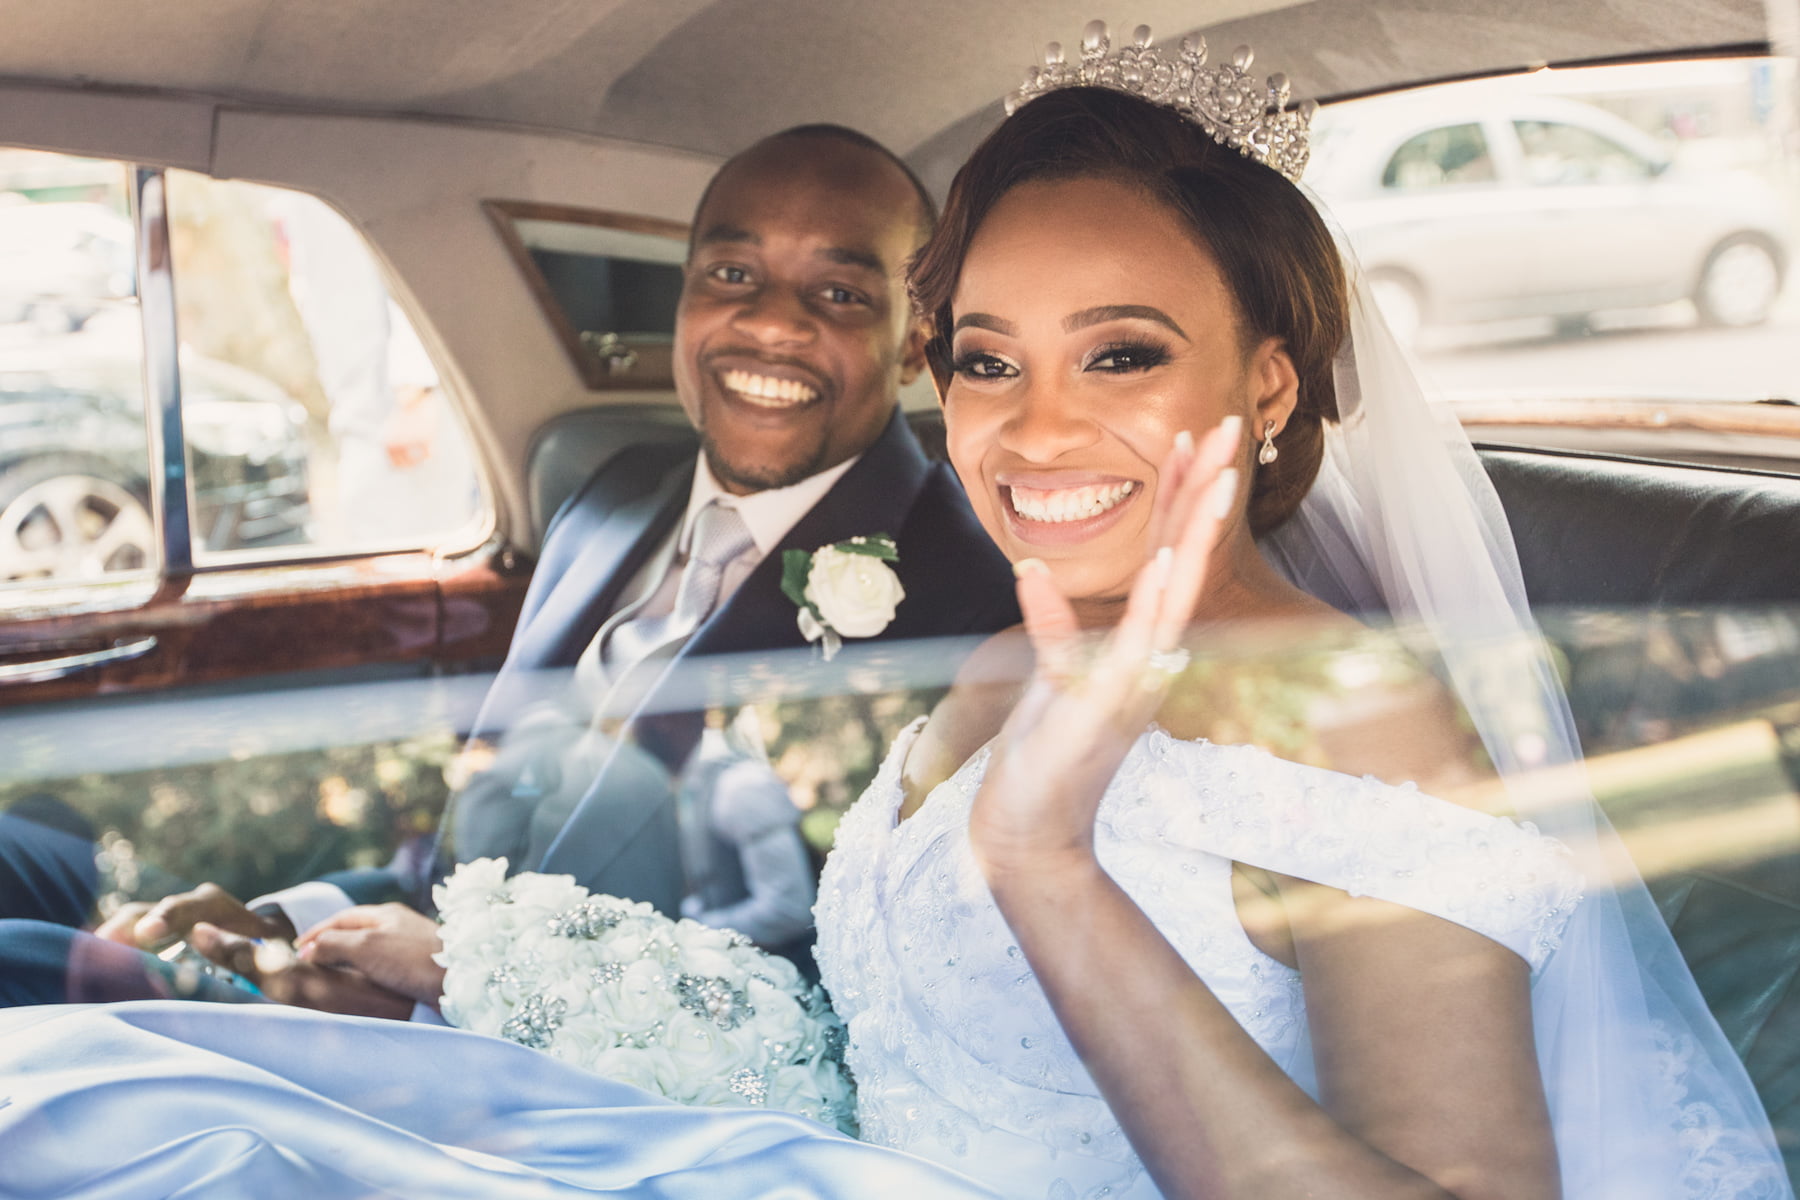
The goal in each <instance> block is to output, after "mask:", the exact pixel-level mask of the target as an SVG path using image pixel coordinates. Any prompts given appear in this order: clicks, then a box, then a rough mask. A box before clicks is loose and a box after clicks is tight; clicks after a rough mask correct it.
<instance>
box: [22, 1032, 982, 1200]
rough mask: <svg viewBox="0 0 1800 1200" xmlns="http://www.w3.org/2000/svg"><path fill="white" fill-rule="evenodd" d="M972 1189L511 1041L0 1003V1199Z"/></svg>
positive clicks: (709, 1195) (673, 1197)
mask: <svg viewBox="0 0 1800 1200" xmlns="http://www.w3.org/2000/svg"><path fill="white" fill-rule="evenodd" d="M177 1194H178V1195H180V1196H181V1197H183V1200H188V1198H190V1197H192V1198H196V1200H198V1198H202V1197H206V1198H213V1197H217V1198H223V1197H232V1198H233V1200H236V1198H239V1197H251V1196H254V1197H269V1198H273V1197H301V1196H304V1197H318V1198H321V1200H324V1198H330V1197H338V1196H344V1197H352V1196H354V1197H357V1198H358V1200H361V1198H363V1197H375V1196H384V1197H385V1196H400V1197H417V1198H419V1200H457V1198H459V1197H468V1198H470V1200H513V1198H515V1197H516V1198H521V1200H522V1198H525V1197H530V1198H532V1200H549V1198H552V1197H565V1196H616V1197H642V1198H645V1200H649V1198H655V1200H736V1198H743V1200H749V1198H751V1197H780V1198H782V1200H813V1198H819V1200H827V1198H842V1200H864V1198H876V1200H879V1198H882V1197H893V1198H895V1200H902V1198H906V1200H910V1198H914V1197H927V1198H928V1197H938V1196H943V1197H951V1198H962V1197H991V1196H992V1193H991V1192H989V1191H987V1190H986V1189H985V1188H982V1187H981V1186H979V1185H977V1184H975V1183H972V1182H970V1181H967V1180H965V1179H963V1178H962V1177H960V1176H957V1175H954V1174H951V1173H950V1172H948V1171H946V1170H944V1169H943V1168H941V1167H937V1166H935V1165H933V1164H930V1163H926V1162H924V1161H922V1160H920V1159H916V1158H912V1157H910V1156H907V1155H904V1154H900V1153H897V1152H894V1151H891V1150H885V1149H882V1148H880V1147H876V1146H870V1145H866V1144H864V1143H861V1142H857V1141H853V1140H851V1139H849V1138H846V1137H843V1136H841V1135H839V1134H837V1133H835V1132H832V1131H829V1130H826V1129H825V1128H823V1127H822V1126H819V1125H816V1124H814V1123H813V1122H810V1121H807V1120H805V1119H803V1118H801V1117H797V1116H790V1115H788V1114H785V1113H775V1112H767V1111H764V1110H761V1109H719V1108H688V1107H684V1106H681V1105H675V1104H669V1103H667V1102H665V1101H662V1100H660V1099H658V1098H657V1097H655V1096H652V1095H650V1094H649V1093H646V1092H642V1091H639V1090H638V1089H636V1088H633V1087H628V1086H625V1085H623V1084H618V1083H614V1082H611V1081H610V1080H606V1079H602V1078H600V1077H599V1076H596V1075H592V1074H589V1073H587V1072H585V1071H581V1070H577V1069H576V1068H574V1067H570V1066H567V1065H565V1064H563V1063H560V1062H557V1061H556V1060H554V1059H551V1058H549V1057H548V1056H546V1055H543V1054H540V1053H538V1052H536V1051H533V1050H527V1049H525V1048H523V1047H521V1046H517V1045H514V1044H512V1043H511V1042H506V1041H501V1040H499V1039H495V1038H489V1037H483V1036H481V1035H479V1034H473V1033H467V1032H464V1031H462V1030H457V1029H448V1028H439V1027H431V1026H419V1025H408V1024H401V1023H396V1022H392V1021H376V1020H368V1019H362V1018H352V1017H331V1016H325V1015H321V1014H317V1013H311V1012H306V1011H303V1010H299V1009H292V1008H282V1007H277V1006H274V1005H269V1006H262V1005H255V1006H245V1007H242V1008H235V1007H233V1008H228V1007H225V1006H222V1005H215V1004H184V1003H181V1002H165V1001H152V1002H143V1003H134V1004H119V1005H106V1006H96V1007H84V1006H75V1005H70V1006H58V1007H45V1008H25V1009H14V1010H11V1011H4V1012H0V1196H5V1197H9V1198H10V1197H21V1198H23V1197H30V1198H32V1200H37V1198H39V1197H80V1198H81V1200H148V1198H150V1197H156V1198H158V1200H161V1198H163V1197H169V1196H174V1195H177Z"/></svg>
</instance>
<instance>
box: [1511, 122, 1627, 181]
mask: <svg viewBox="0 0 1800 1200" xmlns="http://www.w3.org/2000/svg"><path fill="white" fill-rule="evenodd" d="M1513 130H1514V132H1515V133H1517V134H1518V138H1519V152H1520V155H1521V157H1522V158H1523V160H1524V163H1525V175H1526V178H1527V179H1529V180H1530V181H1531V182H1532V183H1534V184H1567V183H1628V182H1630V181H1632V180H1635V179H1643V178H1645V177H1646V176H1648V175H1650V174H1651V167H1650V163H1649V162H1648V161H1647V160H1646V159H1644V158H1642V157H1640V156H1639V155H1636V154H1633V153H1632V152H1631V151H1629V150H1627V149H1626V148H1625V147H1623V146H1621V145H1619V144H1618V143H1617V142H1615V141H1613V140H1611V139H1610V138H1606V137H1603V136H1601V135H1600V134H1598V133H1595V132H1594V131H1593V130H1591V129H1583V128H1581V127H1580V126H1578V125H1566V124H1563V123H1562V122H1560V121H1514V122H1513Z"/></svg>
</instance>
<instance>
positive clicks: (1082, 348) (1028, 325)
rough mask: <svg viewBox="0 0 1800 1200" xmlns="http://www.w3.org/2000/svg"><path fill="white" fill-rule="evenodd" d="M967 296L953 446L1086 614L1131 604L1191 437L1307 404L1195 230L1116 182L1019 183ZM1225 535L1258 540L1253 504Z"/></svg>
mask: <svg viewBox="0 0 1800 1200" xmlns="http://www.w3.org/2000/svg"><path fill="white" fill-rule="evenodd" d="M952 308H953V310H954V313H955V321H954V326H953V329H952V338H951V344H950V358H951V364H952V373H951V375H950V378H949V384H948V387H947V388H946V389H945V396H944V402H945V424H946V427H947V429H948V430H949V449H950V457H951V460H952V462H954V463H955V464H956V468H957V471H958V473H959V474H960V475H961V476H962V478H963V482H964V485H965V486H966V487H967V488H968V491H969V495H970V499H971V501H972V503H973V504H974V506H975V511H976V514H977V516H979V517H980V518H981V522H982V524H983V525H984V526H985V527H986V529H987V531H988V534H989V535H990V536H991V537H993V538H994V540H995V541H996V542H997V543H998V544H999V545H1000V548H1001V549H1002V550H1004V551H1005V552H1006V554H1007V556H1008V557H1009V558H1012V559H1014V560H1015V561H1017V560H1019V559H1022V558H1040V559H1042V560H1043V561H1044V562H1045V563H1046V564H1048V565H1049V567H1050V569H1051V571H1052V572H1053V573H1054V574H1055V576H1056V579H1057V582H1058V585H1059V586H1060V587H1061V588H1062V589H1063V591H1064V592H1065V593H1066V594H1067V595H1068V596H1070V597H1071V599H1072V600H1073V601H1074V602H1075V604H1076V607H1077V610H1078V611H1081V612H1083V619H1084V621H1087V620H1089V619H1090V618H1092V619H1094V620H1096V621H1098V619H1100V617H1101V614H1103V613H1106V612H1109V611H1111V610H1114V609H1116V606H1117V604H1118V603H1119V602H1120V601H1121V600H1122V599H1123V597H1124V596H1125V594H1126V591H1127V590H1128V588H1129V586H1130V582H1131V580H1132V578H1133V576H1134V575H1135V574H1136V572H1137V571H1138V569H1139V568H1140V567H1142V566H1143V564H1144V562H1145V560H1146V559H1147V558H1148V557H1149V555H1150V554H1152V553H1153V552H1154V550H1155V547H1153V546H1151V545H1150V544H1149V543H1150V539H1151V536H1152V529H1151V524H1152V523H1151V516H1152V513H1153V512H1154V510H1155V504H1156V489H1157V487H1158V482H1159V480H1158V473H1159V469H1160V468H1161V466H1162V464H1163V462H1164V460H1165V459H1166V458H1167V456H1168V453H1169V450H1170V447H1172V446H1173V445H1174V444H1175V439H1176V437H1177V435H1178V434H1180V433H1182V432H1183V431H1185V432H1187V433H1189V434H1190V435H1191V436H1194V437H1196V438H1198V437H1200V436H1202V435H1204V434H1205V432H1206V431H1207V430H1209V429H1211V428H1213V427H1214V426H1216V425H1217V424H1218V423H1219V422H1220V421H1221V420H1223V419H1224V418H1225V417H1226V416H1228V415H1231V414H1237V415H1240V416H1242V417H1243V418H1244V420H1245V424H1246V426H1247V427H1249V428H1253V429H1256V430H1259V431H1260V430H1261V429H1262V428H1263V426H1264V424H1266V422H1268V421H1270V420H1273V421H1275V422H1276V424H1277V428H1279V427H1280V425H1281V424H1283V423H1284V422H1285V421H1286V418H1287V415H1288V412H1289V410H1290V408H1291V406H1292V403H1293V398H1292V397H1293V393H1292V389H1291V386H1288V384H1287V381H1288V380H1289V379H1290V378H1291V368H1290V367H1288V366H1287V364H1286V356H1285V354H1284V353H1283V352H1282V351H1281V348H1280V344H1279V342H1277V341H1274V340H1273V339H1271V340H1268V341H1264V342H1258V341H1257V340H1256V339H1255V338H1253V337H1247V336H1246V334H1245V333H1244V323H1243V321H1242V320H1241V319H1240V317H1239V314H1238V312H1237V309H1236V305H1235V303H1234V301H1233V300H1232V298H1231V293H1230V291H1229V290H1228V288H1227V286H1226V284H1225V281H1224V278H1223V275H1222V274H1221V272H1220V270H1219V267H1218V265H1217V263H1216V262H1215V261H1214V259H1213V256H1212V255H1211V254H1210V253H1208V252H1207V250H1206V248H1205V246H1204V245H1203V244H1202V243H1201V241H1200V240H1199V239H1198V237H1197V236H1196V234H1195V231H1194V230H1193V229H1191V228H1190V227H1188V226H1187V225H1186V224H1184V223H1183V222H1182V220H1181V219H1180V218H1179V217H1178V216H1177V215H1176V214H1175V213H1173V212H1171V211H1170V209H1169V208H1168V207H1167V206H1166V205H1164V204H1163V203H1161V202H1159V201H1158V200H1157V199H1155V198H1154V197H1151V196H1149V195H1146V194H1145V193H1144V192H1143V191H1141V190H1139V189H1136V188H1133V187H1130V186H1127V185H1125V184H1122V183H1120V182H1118V181H1115V180H1105V179H1090V178H1080V179H1069V180H1057V181H1053V182H1040V183H1030V184H1025V185H1023V186H1020V187H1018V188H1015V189H1014V190H1013V191H1011V192H1010V193H1008V194H1007V195H1006V196H1005V197H1004V198H1002V199H1001V200H1000V201H999V203H997V204H996V205H995V206H994V209H993V211H992V212H991V213H990V214H989V215H988V216H987V217H986V219H985V220H984V221H983V222H982V225H981V228H980V230H979V231H978V232H977V234H976V235H975V238H974V241H973V243H972V244H971V246H970V249H969V253H968V257H967V259H966V260H965V262H964V264H963V269H962V273H961V275H960V277H959V280H958V284H957V288H956V293H955V298H954V301H953V304H952ZM1241 457H1242V459H1243V465H1244V466H1248V453H1247V451H1246V452H1245V454H1243V455H1242V456H1241ZM1244 474H1245V475H1246V476H1247V475H1248V471H1246V472H1244ZM1226 540H1227V543H1228V545H1233V544H1235V545H1234V552H1235V553H1239V554H1241V553H1243V552H1245V551H1248V552H1249V553H1251V554H1254V550H1253V549H1251V548H1250V547H1251V543H1250V540H1249V532H1248V527H1247V525H1246V523H1245V522H1244V521H1243V520H1242V519H1241V514H1240V516H1239V517H1237V518H1234V519H1233V522H1232V524H1231V527H1230V528H1229V529H1228V531H1227V534H1226Z"/></svg>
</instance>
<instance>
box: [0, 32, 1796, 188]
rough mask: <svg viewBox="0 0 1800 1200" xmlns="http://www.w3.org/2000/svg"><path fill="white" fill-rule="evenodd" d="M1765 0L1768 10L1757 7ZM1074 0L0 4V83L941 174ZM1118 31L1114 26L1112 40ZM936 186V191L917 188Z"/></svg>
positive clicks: (1359, 80) (1753, 37)
mask: <svg viewBox="0 0 1800 1200" xmlns="http://www.w3.org/2000/svg"><path fill="white" fill-rule="evenodd" d="M1778 2H1780V3H1785V2H1786V0H1778ZM1094 7H1095V6H1093V5H1092V3H1091V0H1036V2H1035V3H1032V4H1030V5H1024V4H1019V3H1017V2H1016V0H907V2H906V3H902V4H893V3H886V2H880V3H875V2H870V0H857V2H854V3H852V2H849V0H714V2H712V3H707V2H706V0H384V3H383V4H382V5H380V6H379V7H378V8H377V7H375V6H370V5H363V4H346V3H343V0H181V2H180V3H178V4H160V5H153V4H143V3H129V4H126V3H120V0H54V2H53V3H46V2H45V0H0V29H4V30H5V36H4V37H0V78H12V79H20V80H34V81H54V82H61V83H70V84H77V85H85V84H105V85H124V86H133V87H148V88H156V89H165V90H171V91H177V92H190V93H197V94H200V95H204V96H207V97H212V98H216V99H221V100H225V101H234V102H244V103H257V104H268V103H273V104H282V105H296V106H302V107H308V108H323V109H330V110H341V111H352V112H368V113H421V114H432V115H439V116H447V117H457V118H466V119H476V120H490V121H501V122H510V123H520V124H526V125H532V126H537V127H542V128H548V129H557V130H563V131H567V132H573V133H588V134H599V135H604V136H608V137H620V138H627V139H632V140H641V141H647V142H652V143H656V144H660V145H666V146H671V147H675V148H679V149H684V150H692V151H697V152H701V153H706V154H725V153H729V152H730V151H731V150H733V149H735V148H737V147H740V146H742V145H743V144H744V143H745V142H747V141H749V140H751V139H752V138H753V137H755V136H757V135H758V134H761V133H764V132H768V131H769V130H772V129H776V128H780V127H782V126H784V125H788V124H792V123H795V122H798V121H806V120H819V119H831V120H838V121H843V122H845V123H847V124H851V125H855V126H857V127H858V128H862V129H865V130H867V131H868V132H870V133H871V134H873V135H874V136H876V137H878V138H881V139H882V140H884V141H886V142H887V143H888V144H890V145H892V146H894V147H895V148H896V149H898V150H900V151H901V152H903V153H906V154H909V155H910V156H911V157H913V158H914V159H915V161H916V162H918V163H919V164H920V165H921V166H922V167H924V168H925V169H926V170H927V172H928V174H930V175H932V176H939V175H943V174H945V172H944V171H943V170H942V169H941V168H942V165H943V164H948V163H952V162H955V161H959V160H960V159H961V157H962V156H963V153H964V151H966V149H967V147H968V146H969V144H971V142H972V141H973V140H974V139H975V138H976V137H977V136H979V134H980V133H981V132H982V131H983V130H985V128H986V127H987V126H988V125H989V124H991V123H992V122H993V121H994V120H995V119H997V117H998V115H999V108H998V105H997V103H996V97H998V96H999V95H1001V94H1003V93H1004V92H1005V91H1006V90H1007V89H1008V88H1010V87H1011V86H1013V85H1014V84H1015V83H1016V82H1017V79H1018V75H1019V73H1020V72H1021V71H1022V69H1023V68H1024V66H1025V65H1027V64H1028V63H1030V62H1031V61H1033V60H1034V59H1035V57H1036V55H1037V54H1038V53H1039V51H1040V50H1041V47H1042V44H1043V42H1045V41H1047V40H1051V39H1053V38H1054V39H1057V40H1060V41H1062V42H1063V43H1064V44H1065V45H1066V46H1069V47H1070V48H1071V49H1073V47H1074V46H1075V44H1076V43H1077V42H1078V40H1079V37H1080V31H1081V27H1082V25H1083V23H1084V22H1085V20H1086V18H1087V17H1088V16H1089V15H1091V13H1092V11H1093V8H1094ZM1135 9H1136V11H1135V13H1134V14H1133V19H1134V20H1141V21H1146V22H1148V23H1150V24H1151V26H1152V27H1153V28H1155V29H1156V30H1157V31H1158V32H1159V34H1165V35H1167V36H1168V37H1170V38H1174V37H1177V36H1179V35H1180V34H1181V33H1182V32H1185V31H1187V30H1189V29H1193V28H1196V26H1195V25H1194V22H1195V19H1196V17H1202V18H1204V20H1203V22H1202V24H1201V25H1200V26H1199V28H1200V29H1201V30H1202V31H1203V32H1205V33H1207V34H1208V36H1209V38H1210V40H1211V42H1212V44H1213V45H1214V47H1215V48H1216V49H1217V50H1218V51H1221V52H1226V53H1228V52H1229V51H1230V49H1231V48H1232V47H1233V46H1235V45H1237V44H1238V43H1240V42H1249V43H1251V44H1253V45H1254V46H1256V48H1257V52H1258V59H1259V62H1260V63H1261V64H1262V65H1263V66H1265V67H1267V68H1269V69H1271V70H1273V69H1280V70H1283V71H1285V72H1287V73H1288V75H1289V76H1290V77H1292V79H1293V81H1294V85H1295V90H1296V95H1298V96H1333V95H1341V94H1345V93H1352V92H1357V91H1362V90H1368V89H1372V88H1379V87H1390V86H1393V85H1395V84H1396V83H1400V82H1405V81H1415V80H1426V79H1435V78H1444V77H1450V76H1457V75H1464V74H1470V73H1479V72H1486V71H1496V70H1507V69H1514V68H1519V67H1524V66H1528V65H1532V64H1536V63H1541V62H1565V61H1578V60H1584V59H1592V58H1599V57H1609V56H1619V55H1642V54H1653V53H1657V52H1664V51H1670V50H1675V49H1680V48H1692V47H1711V46H1722V45H1731V44H1738V43H1745V42H1760V41H1763V40H1766V39H1767V37H1768V32H1767V31H1768V25H1769V19H1768V16H1767V8H1766V5H1765V0H1587V2H1580V3H1570V2H1569V0H1514V2H1513V3H1510V4H1507V5H1505V6H1495V5H1493V4H1492V3H1491V0H1313V2H1311V3H1304V4H1297V5H1283V4H1279V3H1275V4H1271V3H1270V0H1201V2H1200V3H1193V2H1191V0H1190V2H1187V3H1182V2H1179V0H1138V3H1137V4H1136V5H1135ZM1119 32H1123V31H1119ZM938 182H941V180H938Z"/></svg>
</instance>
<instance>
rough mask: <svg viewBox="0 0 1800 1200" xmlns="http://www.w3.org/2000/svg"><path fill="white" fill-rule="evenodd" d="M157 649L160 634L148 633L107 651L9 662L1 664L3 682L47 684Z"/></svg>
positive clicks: (128, 660)
mask: <svg viewBox="0 0 1800 1200" xmlns="http://www.w3.org/2000/svg"><path fill="white" fill-rule="evenodd" d="M154 649H156V635H154V634H145V635H144V636H143V637H141V638H133V639H132V640H131V641H129V642H120V643H118V644H117V645H114V646H110V647H108V648H107V649H105V650H90V651H88V652H87V653H85V654H64V655H60V656H58V657H56V658H40V659H38V660H37V661H35V662H22V663H8V664H6V665H5V666H0V683H43V682H44V681H45V680H49V679H62V678H64V677H65V676H68V675H74V674H76V673H77V672H80V671H91V670H93V669H94V668H95V667H103V666H106V665H107V664H108V663H120V662H130V661H131V660H132V659H134V658H142V657H144V655H146V654H148V653H150V652H151V651H152V650H154Z"/></svg>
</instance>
